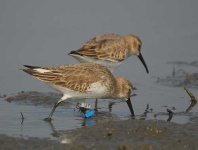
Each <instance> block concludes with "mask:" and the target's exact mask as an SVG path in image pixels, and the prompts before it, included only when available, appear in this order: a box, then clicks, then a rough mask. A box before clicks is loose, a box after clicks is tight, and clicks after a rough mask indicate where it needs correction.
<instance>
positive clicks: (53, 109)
mask: <svg viewBox="0 0 198 150" xmlns="http://www.w3.org/2000/svg"><path fill="white" fill-rule="evenodd" d="M61 102H62V100H60V101H57V102H55V104H54V107H53V108H52V111H51V113H50V114H49V116H48V117H47V118H45V119H44V121H49V122H50V121H51V120H52V115H53V113H54V111H55V109H56V107H58V105H59V104H60V103H61Z"/></svg>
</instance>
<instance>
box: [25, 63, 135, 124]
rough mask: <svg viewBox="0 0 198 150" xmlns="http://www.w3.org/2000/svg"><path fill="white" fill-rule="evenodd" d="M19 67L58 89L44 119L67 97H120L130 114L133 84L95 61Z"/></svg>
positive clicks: (50, 117) (47, 119)
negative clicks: (55, 100) (58, 93)
mask: <svg viewBox="0 0 198 150" xmlns="http://www.w3.org/2000/svg"><path fill="white" fill-rule="evenodd" d="M24 66H25V67H27V68H26V69H22V70H23V71H25V72H26V73H28V74H30V75H31V76H33V77H35V78H37V79H39V80H41V81H44V82H45V83H47V84H49V85H50V86H52V87H53V88H55V89H57V90H59V91H60V92H62V94H63V96H62V98H61V99H60V100H58V101H57V102H56V103H55V104H54V107H53V109H52V111H51V113H50V114H49V116H48V117H47V118H45V119H44V120H45V121H51V119H52V115H53V113H54V111H55V109H56V107H57V106H58V105H59V104H60V103H61V102H62V101H64V100H67V99H82V98H86V99H87V98H90V99H92V98H93V99H96V98H100V99H121V100H123V101H125V102H127V104H128V107H129V109H130V112H131V114H132V116H134V111H133V107H132V104H131V100H130V95H131V92H132V90H133V86H132V84H131V83H130V81H128V80H127V79H125V78H124V77H114V76H113V75H112V73H111V72H110V71H109V70H108V69H107V68H106V67H105V66H102V65H99V64H96V63H81V64H70V65H61V66H56V67H51V66H50V67H38V66H27V65H24Z"/></svg>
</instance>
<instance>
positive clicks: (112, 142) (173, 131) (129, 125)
mask: <svg viewBox="0 0 198 150" xmlns="http://www.w3.org/2000/svg"><path fill="white" fill-rule="evenodd" d="M197 124H198V118H197V117H194V118H192V119H191V122H190V123H188V124H183V125H180V124H176V123H171V122H166V121H159V120H147V121H142V120H136V119H132V118H131V119H128V120H125V121H112V120H109V121H105V122H101V123H98V124H97V125H95V126H92V127H82V128H79V129H74V130H69V131H63V130H60V131H56V136H57V137H59V138H60V141H52V140H48V139H38V138H29V139H23V138H14V137H8V136H5V135H1V136H0V143H1V148H3V149H13V148H14V149H27V147H28V149H35V148H37V149H118V150H131V149H137V150H152V149H161V150H167V149H169V150H181V149H197V148H198V143H197V140H198V132H197V131H198V126H197Z"/></svg>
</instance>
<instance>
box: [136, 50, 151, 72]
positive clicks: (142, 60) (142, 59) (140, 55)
mask: <svg viewBox="0 0 198 150" xmlns="http://www.w3.org/2000/svg"><path fill="white" fill-rule="evenodd" d="M138 58H139V59H140V60H141V62H142V63H143V65H144V67H145V69H146V72H147V73H149V71H148V68H147V65H146V63H145V61H144V58H143V56H142V54H141V53H140V54H139V55H138Z"/></svg>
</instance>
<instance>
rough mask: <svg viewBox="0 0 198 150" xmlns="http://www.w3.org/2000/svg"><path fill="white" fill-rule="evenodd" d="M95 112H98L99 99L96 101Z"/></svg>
mask: <svg viewBox="0 0 198 150" xmlns="http://www.w3.org/2000/svg"><path fill="white" fill-rule="evenodd" d="M94 109H95V111H98V99H96V101H95V108H94Z"/></svg>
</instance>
